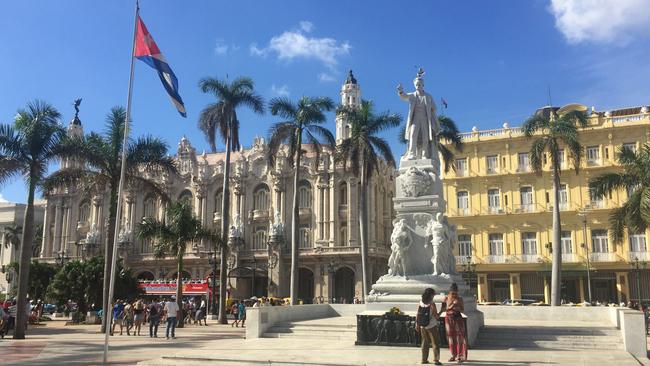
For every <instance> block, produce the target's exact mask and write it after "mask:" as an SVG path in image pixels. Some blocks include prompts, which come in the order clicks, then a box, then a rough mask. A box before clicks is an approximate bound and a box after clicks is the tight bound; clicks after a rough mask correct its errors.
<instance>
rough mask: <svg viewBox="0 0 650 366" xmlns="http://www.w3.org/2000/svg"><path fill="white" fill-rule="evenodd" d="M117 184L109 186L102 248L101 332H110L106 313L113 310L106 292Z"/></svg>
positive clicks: (113, 237)
mask: <svg viewBox="0 0 650 366" xmlns="http://www.w3.org/2000/svg"><path fill="white" fill-rule="evenodd" d="M118 184H119V183H117V182H113V183H112V184H111V202H110V207H109V209H108V230H107V231H106V246H105V248H104V284H103V285H104V297H103V301H102V309H103V314H104V316H102V327H101V332H102V333H104V332H106V330H107V329H108V330H110V324H108V327H107V326H106V321H107V319H108V318H110V316H107V315H110V314H109V313H108V312H109V311H111V310H112V309H113V307H112V306H111V305H112V304H111V302H112V299H109V298H108V291H109V287H110V283H111V263H112V258H113V241H114V240H115V218H116V216H117V186H118Z"/></svg>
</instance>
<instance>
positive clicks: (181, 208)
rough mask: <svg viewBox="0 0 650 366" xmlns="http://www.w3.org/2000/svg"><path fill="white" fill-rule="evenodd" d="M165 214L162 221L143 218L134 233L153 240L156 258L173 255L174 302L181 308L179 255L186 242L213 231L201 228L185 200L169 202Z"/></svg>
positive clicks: (181, 290) (181, 278) (181, 285)
mask: <svg viewBox="0 0 650 366" xmlns="http://www.w3.org/2000/svg"><path fill="white" fill-rule="evenodd" d="M165 217H166V219H165V220H163V221H158V220H156V219H154V218H145V219H144V220H142V223H141V224H140V225H138V229H137V233H138V237H140V238H141V239H143V240H146V239H155V240H157V243H156V245H155V254H156V257H159V258H161V257H164V256H165V255H169V254H171V255H175V256H176V272H177V273H176V302H178V308H179V309H183V281H182V280H183V255H184V254H185V250H186V248H187V244H188V243H192V242H193V241H194V240H198V239H212V238H213V237H214V236H215V235H216V234H213V233H212V232H211V231H208V230H207V229H205V228H203V226H202V225H201V220H199V219H198V218H196V217H195V216H194V214H193V213H192V206H191V204H190V203H189V200H180V201H178V202H174V203H172V204H170V205H169V206H168V207H167V208H166V209H165ZM178 327H179V328H182V327H183V320H182V318H181V319H179V322H178Z"/></svg>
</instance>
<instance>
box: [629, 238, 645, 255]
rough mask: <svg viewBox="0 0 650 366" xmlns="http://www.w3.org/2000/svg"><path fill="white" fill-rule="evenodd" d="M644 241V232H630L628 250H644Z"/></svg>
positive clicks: (635, 251)
mask: <svg viewBox="0 0 650 366" xmlns="http://www.w3.org/2000/svg"><path fill="white" fill-rule="evenodd" d="M645 251H646V242H645V234H632V233H630V252H634V253H637V252H645Z"/></svg>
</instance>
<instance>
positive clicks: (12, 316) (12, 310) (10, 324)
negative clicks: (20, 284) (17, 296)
mask: <svg viewBox="0 0 650 366" xmlns="http://www.w3.org/2000/svg"><path fill="white" fill-rule="evenodd" d="M17 312H18V308H17V307H16V300H13V301H12V302H11V305H9V308H8V309H7V311H6V314H5V320H4V321H3V322H2V328H1V330H0V335H1V337H2V338H4V337H5V335H7V333H9V331H10V330H11V329H13V328H14V327H15V325H16V313H17Z"/></svg>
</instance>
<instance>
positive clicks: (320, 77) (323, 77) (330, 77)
mask: <svg viewBox="0 0 650 366" xmlns="http://www.w3.org/2000/svg"><path fill="white" fill-rule="evenodd" d="M318 80H320V81H322V82H324V83H329V82H331V81H334V80H335V79H334V76H333V75H330V74H328V73H326V72H321V73H320V74H318Z"/></svg>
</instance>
